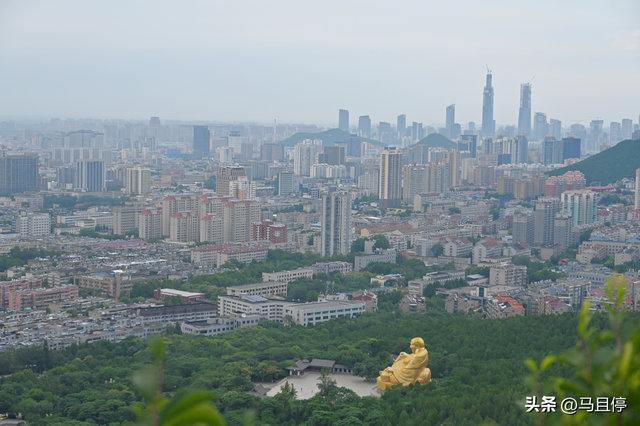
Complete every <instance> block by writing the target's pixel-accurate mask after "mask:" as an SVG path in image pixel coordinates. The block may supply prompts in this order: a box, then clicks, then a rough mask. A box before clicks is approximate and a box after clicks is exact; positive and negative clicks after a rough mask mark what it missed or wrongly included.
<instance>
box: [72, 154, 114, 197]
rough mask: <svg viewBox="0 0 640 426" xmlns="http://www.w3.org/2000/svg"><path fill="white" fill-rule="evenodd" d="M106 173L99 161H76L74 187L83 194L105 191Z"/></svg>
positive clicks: (102, 163) (101, 162)
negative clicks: (83, 192)
mask: <svg viewBox="0 0 640 426" xmlns="http://www.w3.org/2000/svg"><path fill="white" fill-rule="evenodd" d="M106 180H107V171H106V169H105V167H104V162H103V161H100V160H78V161H77V162H76V178H75V182H74V186H75V187H76V188H77V189H80V190H83V191H85V192H97V191H106V190H107V184H106Z"/></svg>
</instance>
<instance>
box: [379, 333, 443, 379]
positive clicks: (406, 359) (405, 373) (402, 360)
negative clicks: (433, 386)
mask: <svg viewBox="0 0 640 426" xmlns="http://www.w3.org/2000/svg"><path fill="white" fill-rule="evenodd" d="M411 352H412V354H411V355H409V354H407V353H405V352H401V353H400V355H398V358H396V360H395V362H394V363H393V365H392V366H391V367H387V368H385V369H384V371H381V372H380V377H378V386H377V387H378V389H380V390H385V389H386V388H387V387H389V386H393V385H397V384H402V385H403V386H409V385H410V384H412V383H416V382H418V383H420V384H421V385H426V384H427V383H429V382H430V381H431V370H429V369H428V368H427V363H428V362H429V352H427V350H426V349H425V347H424V340H422V338H420V337H416V338H415V339H412V340H411Z"/></svg>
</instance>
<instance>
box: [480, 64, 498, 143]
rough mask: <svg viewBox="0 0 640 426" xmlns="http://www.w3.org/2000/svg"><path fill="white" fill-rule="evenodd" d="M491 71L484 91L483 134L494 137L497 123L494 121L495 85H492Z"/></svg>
mask: <svg viewBox="0 0 640 426" xmlns="http://www.w3.org/2000/svg"><path fill="white" fill-rule="evenodd" d="M491 79H492V75H491V72H488V73H487V82H486V84H485V86H484V91H483V93H482V136H488V137H491V138H493V137H494V136H495V133H496V124H495V121H493V86H492V85H491Z"/></svg>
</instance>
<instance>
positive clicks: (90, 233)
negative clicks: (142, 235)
mask: <svg viewBox="0 0 640 426" xmlns="http://www.w3.org/2000/svg"><path fill="white" fill-rule="evenodd" d="M79 235H80V236H81V237H88V238H104V239H105V240H126V239H130V238H138V230H137V229H134V230H133V231H129V232H126V233H124V234H123V235H119V234H107V235H103V234H100V233H98V232H96V231H94V230H93V229H89V228H85V229H81V230H80V234H79Z"/></svg>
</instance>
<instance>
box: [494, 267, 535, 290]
mask: <svg viewBox="0 0 640 426" xmlns="http://www.w3.org/2000/svg"><path fill="white" fill-rule="evenodd" d="M526 284H527V267H526V266H524V265H510V264H500V265H496V266H492V267H491V268H490V269H489V285H501V286H509V287H521V286H525V285H526Z"/></svg>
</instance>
